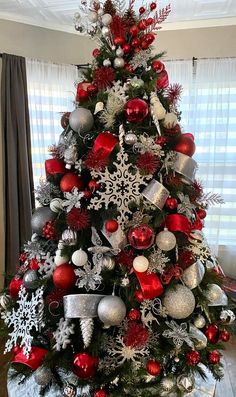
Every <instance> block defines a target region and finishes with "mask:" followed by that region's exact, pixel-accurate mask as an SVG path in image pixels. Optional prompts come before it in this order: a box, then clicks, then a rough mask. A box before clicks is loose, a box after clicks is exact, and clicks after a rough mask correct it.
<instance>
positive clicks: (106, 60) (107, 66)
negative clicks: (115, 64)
mask: <svg viewBox="0 0 236 397" xmlns="http://www.w3.org/2000/svg"><path fill="white" fill-rule="evenodd" d="M103 66H105V67H106V68H109V66H111V61H110V59H104V61H103Z"/></svg>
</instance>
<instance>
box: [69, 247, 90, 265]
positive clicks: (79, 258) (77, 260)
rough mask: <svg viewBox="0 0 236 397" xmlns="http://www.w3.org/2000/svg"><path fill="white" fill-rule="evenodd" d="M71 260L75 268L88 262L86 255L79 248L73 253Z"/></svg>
mask: <svg viewBox="0 0 236 397" xmlns="http://www.w3.org/2000/svg"><path fill="white" fill-rule="evenodd" d="M71 260H72V262H73V263H74V265H75V266H84V265H85V264H86V263H87V262H88V255H87V254H86V252H85V251H83V250H82V249H81V248H80V249H79V250H77V251H75V252H73V254H72V257H71Z"/></svg>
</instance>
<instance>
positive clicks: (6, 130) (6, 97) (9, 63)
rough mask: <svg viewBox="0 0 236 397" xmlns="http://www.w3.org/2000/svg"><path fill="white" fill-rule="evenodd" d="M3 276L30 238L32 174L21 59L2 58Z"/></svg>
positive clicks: (13, 56)
mask: <svg viewBox="0 0 236 397" xmlns="http://www.w3.org/2000/svg"><path fill="white" fill-rule="evenodd" d="M1 99H2V122H3V151H4V155H5V158H4V161H3V162H4V165H3V166H4V183H5V231H6V272H7V274H14V273H15V270H16V266H17V264H18V263H19V260H18V257H19V252H20V247H21V246H22V244H23V243H24V242H25V240H27V239H29V238H30V235H31V226H30V220H31V212H32V207H33V205H34V199H33V173H32V162H31V144H30V125H29V109H28V98H27V81H26V66H25V59H24V58H22V57H18V56H15V55H8V54H3V57H2V84H1Z"/></svg>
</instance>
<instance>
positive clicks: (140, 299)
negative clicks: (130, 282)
mask: <svg viewBox="0 0 236 397" xmlns="http://www.w3.org/2000/svg"><path fill="white" fill-rule="evenodd" d="M134 297H135V299H136V301H137V302H139V303H141V302H143V301H144V296H143V291H142V290H141V289H137V290H136V291H135V293H134Z"/></svg>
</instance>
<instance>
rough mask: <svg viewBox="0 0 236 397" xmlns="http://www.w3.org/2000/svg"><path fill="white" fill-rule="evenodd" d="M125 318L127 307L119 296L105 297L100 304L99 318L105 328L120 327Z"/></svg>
mask: <svg viewBox="0 0 236 397" xmlns="http://www.w3.org/2000/svg"><path fill="white" fill-rule="evenodd" d="M125 316H126V306H125V304H124V302H123V301H122V299H121V298H119V297H118V296H114V295H108V296H105V298H103V299H101V301H100V302H99V304H98V317H99V319H100V320H101V321H102V322H103V323H104V325H105V326H113V325H119V324H120V323H121V322H122V321H123V320H124V318H125Z"/></svg>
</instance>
